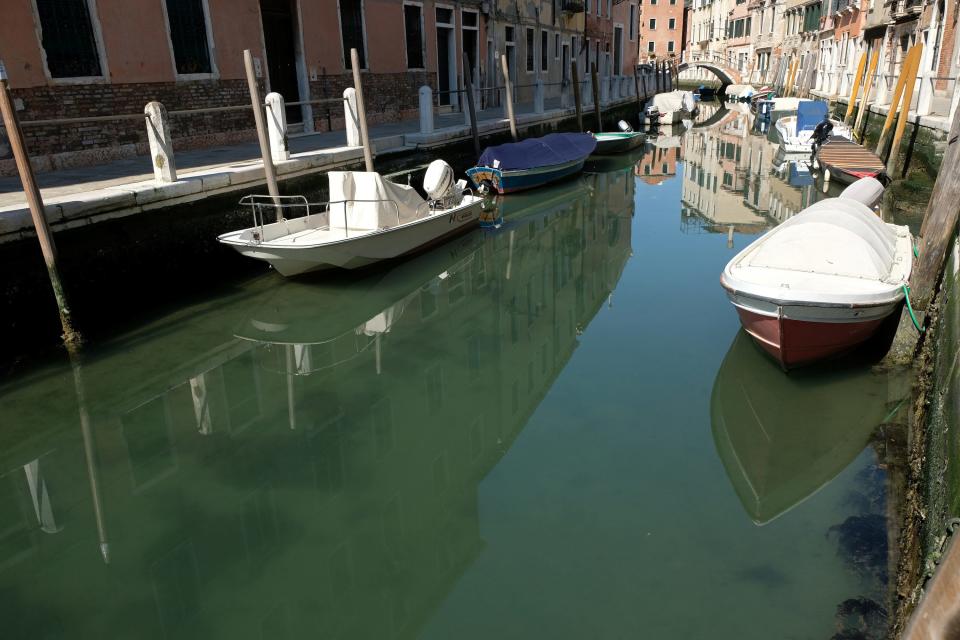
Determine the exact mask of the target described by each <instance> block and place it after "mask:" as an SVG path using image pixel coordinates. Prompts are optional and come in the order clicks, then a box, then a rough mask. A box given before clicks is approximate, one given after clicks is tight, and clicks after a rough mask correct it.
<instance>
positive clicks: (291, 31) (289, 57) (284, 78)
mask: <svg viewBox="0 0 960 640" xmlns="http://www.w3.org/2000/svg"><path fill="white" fill-rule="evenodd" d="M293 2H295V0H260V16H261V19H262V20H263V40H264V43H265V45H266V48H267V73H268V74H269V77H270V90H271V91H275V92H277V93H279V94H280V95H282V96H283V99H284V101H285V102H288V103H290V102H300V82H299V80H298V78H297V52H296V48H295V47H294V43H295V42H296V41H297V30H296V21H295V20H294V17H293V16H294V13H293ZM302 121H303V111H302V109H300V107H287V122H302Z"/></svg>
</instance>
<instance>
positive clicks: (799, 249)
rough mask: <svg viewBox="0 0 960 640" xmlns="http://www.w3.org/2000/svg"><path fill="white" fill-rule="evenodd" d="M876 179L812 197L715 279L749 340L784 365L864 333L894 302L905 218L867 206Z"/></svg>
mask: <svg viewBox="0 0 960 640" xmlns="http://www.w3.org/2000/svg"><path fill="white" fill-rule="evenodd" d="M882 194H883V185H881V184H880V183H879V182H878V181H876V180H874V179H872V178H868V179H864V180H861V181H858V182H857V183H856V184H854V185H852V186H850V187H847V189H845V190H844V192H843V194H841V196H840V197H839V198H828V199H826V200H821V201H820V202H817V203H815V204H813V205H811V206H809V207H807V208H806V209H805V210H803V211H801V212H800V213H798V214H797V215H796V216H794V217H792V218H790V219H789V220H787V221H786V222H784V223H783V224H781V225H780V226H778V227H775V228H774V229H773V230H771V231H769V232H768V233H766V234H765V235H763V236H762V237H761V238H760V239H759V240H757V241H755V242H753V243H752V244H751V245H750V246H748V247H747V248H746V249H744V250H743V251H741V252H740V253H739V254H737V256H736V257H734V258H733V260H731V261H730V262H729V263H728V264H727V266H726V267H725V268H724V270H723V274H722V275H721V276H720V284H721V285H722V286H723V288H724V289H725V290H726V291H727V296H728V297H729V298H730V301H731V302H732V303H733V306H734V307H735V308H736V309H737V313H738V314H739V315H740V322H741V324H743V328H744V329H746V331H747V333H749V334H750V335H751V336H752V337H753V339H754V340H756V342H757V344H759V345H760V346H761V347H763V348H764V349H765V350H766V351H767V352H769V353H770V354H771V355H772V356H773V357H774V358H775V359H776V360H777V361H778V362H779V363H780V365H781V366H782V367H783V368H784V369H790V368H792V367H796V366H800V365H803V364H808V363H811V362H815V361H817V360H822V359H825V358H828V357H830V356H834V355H838V354H841V353H843V352H846V351H848V350H850V349H852V348H853V347H855V346H857V345H859V344H860V343H862V342H865V341H866V340H868V339H869V338H870V337H871V336H872V335H873V334H874V333H875V332H876V331H877V329H878V328H879V327H880V325H881V323H882V322H883V321H884V320H885V319H886V318H887V317H888V316H889V315H890V314H892V313H893V312H894V311H896V310H897V309H899V308H900V304H901V303H902V302H903V297H904V291H903V287H904V285H906V283H907V279H908V278H909V277H910V270H911V268H912V264H913V263H912V259H913V253H912V252H913V244H912V239H911V237H910V231H909V229H907V227H905V226H895V225H892V224H887V223H885V222H883V221H882V220H880V218H879V217H877V215H876V214H875V213H874V212H873V210H872V209H871V206H872V205H874V204H875V203H876V202H877V201H879V198H880V196H881V195H882Z"/></svg>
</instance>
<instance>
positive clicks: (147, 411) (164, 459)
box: [120, 396, 177, 488]
mask: <svg viewBox="0 0 960 640" xmlns="http://www.w3.org/2000/svg"><path fill="white" fill-rule="evenodd" d="M169 419H170V416H169V414H168V411H167V405H166V402H165V401H164V396H158V397H156V398H154V399H153V400H150V401H149V402H146V403H145V404H142V405H140V406H139V407H137V408H136V409H133V410H132V411H130V412H128V413H127V414H125V415H124V416H123V417H122V418H121V419H120V422H121V424H122V430H123V439H124V440H125V441H126V444H127V455H128V456H129V458H130V473H131V474H132V476H133V486H134V487H136V488H141V487H144V486H146V485H148V484H151V483H153V482H156V481H158V480H160V479H161V478H163V477H164V476H166V475H168V474H170V473H173V472H174V471H175V470H176V468H177V459H176V455H175V453H174V450H173V438H172V437H171V436H170V427H169Z"/></svg>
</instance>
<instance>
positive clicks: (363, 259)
mask: <svg viewBox="0 0 960 640" xmlns="http://www.w3.org/2000/svg"><path fill="white" fill-rule="evenodd" d="M327 175H328V176H329V179H330V202H324V203H308V202H307V200H306V198H304V197H302V196H293V197H291V196H286V197H284V196H280V197H279V204H275V202H274V198H272V197H271V196H246V197H245V198H244V199H243V200H241V204H242V205H247V206H249V207H250V210H251V212H252V214H253V226H252V227H249V228H247V229H241V230H239V231H231V232H230V233H225V234H223V235H221V236H219V237H218V238H217V240H218V241H220V242H221V243H223V244H226V245H229V246H232V247H233V248H234V249H236V250H237V251H239V252H240V253H241V254H243V255H245V256H248V257H251V258H256V259H258V260H264V261H266V262H269V263H270V265H272V266H273V268H275V269H276V270H277V271H278V272H279V273H280V274H281V275H284V276H295V275H299V274H301V273H306V272H308V271H318V270H321V269H329V268H333V267H339V268H342V269H356V268H359V267H364V266H367V265H370V264H373V263H376V262H380V261H383V260H390V259H392V258H397V257H400V256H405V255H408V254H411V253H415V252H417V251H419V250H422V249H424V248H426V247H428V246H431V245H433V244H436V243H437V242H440V241H442V240H444V239H446V238H448V237H450V236H452V235H454V234H456V233H459V232H462V231H465V230H466V229H468V228H469V227H471V226H474V225H476V224H477V220H478V218H479V215H480V209H481V203H482V201H483V199H482V198H481V197H480V196H476V195H474V194H473V193H472V192H469V193H465V192H464V188H465V187H466V181H461V182H459V183H457V184H454V182H453V169H451V168H450V165H448V164H447V163H445V162H443V161H442V160H436V161H434V162H433V163H431V165H430V167H429V168H428V169H427V173H426V176H425V177H424V189H425V191H426V192H427V194H428V196H429V198H430V199H429V200H424V199H423V198H422V197H421V196H420V194H418V193H417V191H416V190H415V189H414V188H413V187H410V186H407V185H401V184H396V183H393V182H390V181H389V180H387V179H385V178H383V177H382V176H380V174H378V173H374V172H363V171H330V172H329V173H328V174H327ZM467 191H469V190H467ZM277 207H280V209H281V210H282V211H283V213H284V215H285V216H286V215H288V214H294V215H297V214H299V215H300V217H295V218H289V219H285V220H281V221H279V222H273V223H265V222H264V217H265V216H272V215H274V212H275V210H276V209H277Z"/></svg>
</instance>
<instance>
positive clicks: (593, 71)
mask: <svg viewBox="0 0 960 640" xmlns="http://www.w3.org/2000/svg"><path fill="white" fill-rule="evenodd" d="M590 80H591V81H592V83H593V112H594V113H595V114H596V115H597V133H600V132H601V131H603V112H602V111H601V110H600V80H599V78H597V63H596V62H591V63H590Z"/></svg>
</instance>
